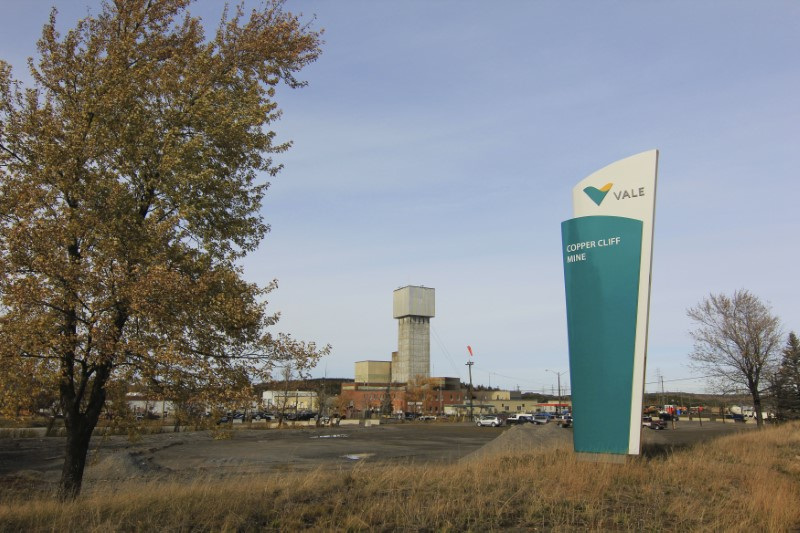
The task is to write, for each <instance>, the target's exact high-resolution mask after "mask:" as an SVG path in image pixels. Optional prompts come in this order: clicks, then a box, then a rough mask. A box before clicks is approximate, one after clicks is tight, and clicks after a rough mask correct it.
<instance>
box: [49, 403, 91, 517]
mask: <svg viewBox="0 0 800 533" xmlns="http://www.w3.org/2000/svg"><path fill="white" fill-rule="evenodd" d="M96 424H97V420H94V423H92V422H91V421H89V420H88V419H87V416H86V415H80V414H79V415H77V416H75V417H74V418H73V417H68V418H67V420H66V426H67V444H66V448H65V452H66V453H65V457H64V467H63V468H62V470H61V485H60V487H59V490H58V499H59V500H61V501H68V500H74V499H75V498H77V497H78V494H80V492H81V483H82V482H83V470H84V468H85V467H86V456H87V454H88V453H89V441H90V440H91V438H92V431H93V430H94V427H95V425H96Z"/></svg>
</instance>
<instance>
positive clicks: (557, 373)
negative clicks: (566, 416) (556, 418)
mask: <svg viewBox="0 0 800 533" xmlns="http://www.w3.org/2000/svg"><path fill="white" fill-rule="evenodd" d="M545 372H550V373H552V374H555V375H556V376H558V407H559V408H560V407H561V374H566V372H556V371H555V370H547V369H545Z"/></svg>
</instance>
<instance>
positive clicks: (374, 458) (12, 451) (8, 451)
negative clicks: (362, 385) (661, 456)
mask: <svg viewBox="0 0 800 533" xmlns="http://www.w3.org/2000/svg"><path fill="white" fill-rule="evenodd" d="M752 428H753V425H750V424H747V425H745V424H732V423H729V424H721V423H710V422H707V423H704V424H703V425H702V427H701V426H700V425H699V424H698V423H697V422H688V421H687V422H683V421H682V422H679V423H678V424H677V426H676V429H675V430H673V429H671V426H669V428H668V429H666V430H661V431H654V430H649V429H645V430H644V431H643V443H644V444H643V447H644V451H645V453H648V454H658V453H659V451H660V450H663V449H665V448H667V449H668V448H670V447H673V446H684V445H689V444H692V443H695V442H699V441H702V440H706V439H709V438H713V437H716V436H719V435H722V434H725V433H729V432H732V431H742V430H750V429H752ZM508 430H509V428H507V427H502V428H490V427H485V428H478V427H476V426H474V425H472V424H456V423H438V422H431V423H424V422H414V423H401V424H389V425H381V426H375V427H366V428H365V427H354V426H349V427H338V428H319V429H317V428H305V429H271V430H257V429H256V430H248V429H237V430H235V431H233V433H232V434H233V438H231V439H225V440H215V439H214V437H213V434H212V432H209V431H200V432H187V433H163V434H159V435H143V436H141V438H140V439H139V440H136V441H134V442H131V440H129V439H128V438H127V437H125V436H113V437H99V438H95V439H93V440H92V451H91V456H90V460H89V467H88V468H87V472H86V479H87V481H91V480H103V479H108V480H110V479H124V478H131V477H134V478H140V477H148V476H164V475H167V476H177V477H190V476H194V475H196V474H197V473H206V474H208V475H214V476H216V475H226V474H241V473H259V472H268V471H285V470H303V469H310V468H319V467H322V468H342V467H345V468H346V467H347V466H348V465H355V464H362V463H364V462H367V463H376V462H378V463H387V462H388V463H409V462H413V463H423V462H452V461H456V460H458V459H460V458H462V457H464V456H466V455H468V454H470V453H472V452H474V451H476V450H478V449H479V448H481V447H482V446H484V445H486V444H487V443H489V442H490V441H492V440H493V439H495V438H496V437H498V436H499V435H501V434H502V433H503V432H505V431H508ZM559 431H561V430H559ZM563 431H571V430H563ZM63 445H64V439H63V438H54V437H51V438H27V439H0V482H2V481H3V479H5V480H8V479H18V478H20V477H24V478H25V479H30V480H32V481H38V482H44V483H54V482H56V481H57V480H58V478H59V475H60V470H61V464H62V458H63V451H62V448H63Z"/></svg>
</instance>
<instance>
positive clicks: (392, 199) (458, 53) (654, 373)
mask: <svg viewBox="0 0 800 533" xmlns="http://www.w3.org/2000/svg"><path fill="white" fill-rule="evenodd" d="M51 3H52V2H47V1H39V0H36V1H30V2H24V1H22V0H19V1H17V0H0V7H2V11H3V13H4V16H3V17H2V20H0V57H2V58H3V59H5V60H7V61H9V62H11V63H12V64H13V65H14V66H15V74H16V75H17V76H18V77H20V78H23V79H25V72H24V65H25V63H24V59H25V58H26V57H27V56H30V55H34V54H35V46H34V45H35V40H36V38H37V37H38V35H39V31H40V28H41V25H42V24H43V23H44V22H45V21H46V18H47V14H48V12H49V6H50V5H51ZM56 5H57V6H58V8H59V11H60V15H59V20H60V21H61V24H62V26H61V27H63V28H66V27H68V26H71V25H72V23H73V22H74V20H76V18H78V17H79V16H81V15H83V14H84V13H85V7H84V6H86V5H92V6H96V5H97V2H91V3H90V4H87V3H86V2H83V1H75V2H66V1H62V2H56ZM287 7H288V9H289V10H291V11H294V12H302V13H303V16H304V18H306V19H308V20H310V18H311V16H312V15H316V19H315V21H314V22H313V23H312V24H313V26H314V27H316V28H324V30H325V35H324V40H325V44H324V47H323V50H324V52H323V55H322V57H321V58H320V59H319V60H318V61H317V62H316V63H315V64H314V65H312V66H311V67H309V68H308V69H307V70H305V71H304V72H303V73H302V77H303V78H304V79H306V80H308V82H309V86H308V87H306V88H304V89H301V90H288V89H286V90H280V91H279V93H278V103H279V104H280V106H281V108H282V109H283V111H284V116H283V118H282V120H281V121H280V122H278V123H276V124H275V130H276V131H277V133H278V136H279V138H280V139H283V140H289V139H291V140H292V141H293V142H294V146H293V148H292V149H291V150H290V151H289V152H288V153H286V154H282V155H280V156H279V157H278V158H276V159H277V161H279V162H281V163H283V164H284V165H285V169H284V171H283V172H281V174H280V175H279V176H278V177H277V178H275V179H273V180H272V187H271V188H270V192H269V194H268V196H267V199H266V201H265V203H264V216H265V219H266V220H267V222H269V223H270V224H271V226H272V232H271V233H270V234H269V235H268V236H267V238H266V239H265V240H264V241H263V243H262V245H261V247H260V248H259V250H258V251H257V252H256V253H254V254H252V255H251V256H250V257H249V258H248V259H247V260H246V262H245V264H244V266H245V269H246V275H247V277H248V278H249V279H251V280H254V281H259V282H264V283H266V282H268V281H269V280H271V279H273V278H277V279H278V280H279V289H278V290H277V291H276V292H274V293H273V294H272V295H271V298H270V304H271V308H272V309H273V310H276V311H280V312H281V315H282V318H281V321H280V323H279V327H278V329H280V330H282V331H286V332H290V333H292V334H293V335H295V336H296V337H298V338H302V339H306V340H314V341H317V342H318V343H322V344H324V343H330V344H332V345H333V351H332V353H331V355H330V356H329V357H328V358H327V360H325V361H323V362H322V363H321V364H320V366H319V368H318V369H317V373H316V374H317V375H319V376H322V375H327V376H328V377H352V374H353V363H354V362H355V361H359V360H364V359H386V358H388V357H389V355H390V353H391V352H392V351H393V350H395V349H396V346H397V326H396V323H395V321H394V320H393V319H392V291H393V290H394V289H396V288H397V287H401V286H404V285H409V284H419V285H425V286H427V287H434V288H435V289H436V315H437V316H436V317H435V318H434V319H432V321H431V324H432V343H431V359H432V364H433V372H434V374H436V375H449V376H460V377H461V378H462V379H464V380H466V377H467V373H466V366H465V364H464V363H465V362H466V361H467V359H468V354H467V351H466V346H467V345H471V346H472V347H473V349H474V352H475V366H474V368H473V370H474V372H473V376H474V381H475V382H476V383H482V384H484V385H489V384H491V385H493V386H501V387H506V388H517V387H519V388H520V389H522V390H535V391H543V390H544V391H547V392H550V391H551V390H552V389H553V388H554V387H555V384H556V375H555V374H554V373H553V372H547V371H546V370H547V369H549V370H553V371H557V372H565V371H567V370H568V366H569V363H568V355H567V334H566V318H565V309H564V285H563V268H562V264H561V250H560V247H561V236H560V223H561V222H562V221H563V220H566V219H568V218H571V216H572V211H571V209H572V208H571V189H572V187H573V186H574V184H576V183H577V182H578V181H580V180H581V179H583V178H584V177H586V176H587V175H589V174H591V173H592V172H594V171H595V170H597V169H599V168H601V167H603V166H605V165H607V164H609V163H611V162H613V161H616V160H617V159H621V158H624V157H627V156H629V155H633V154H635V153H638V152H641V151H644V150H649V149H652V148H657V149H659V150H660V160H659V163H660V164H659V178H658V179H659V181H658V197H657V201H656V204H657V206H656V221H655V240H654V257H653V285H652V294H651V311H650V314H651V320H650V340H649V354H648V363H647V377H646V382H647V383H648V384H647V386H646V389H647V390H648V391H654V390H656V389H659V388H660V384H659V379H658V377H659V376H663V378H664V380H665V388H666V389H668V390H670V389H671V390H684V391H693V392H694V391H698V392H699V391H704V390H706V382H705V380H703V379H697V376H702V372H700V371H697V370H694V369H691V368H690V367H689V366H688V364H689V359H688V354H689V353H690V352H691V348H692V342H691V339H690V338H689V335H688V331H689V330H690V328H691V327H692V324H691V323H690V321H689V320H688V318H687V317H686V309H687V308H688V307H690V306H693V305H695V304H697V303H698V302H699V301H700V300H701V299H702V298H703V297H705V296H707V295H708V294H709V293H711V292H713V293H720V292H721V293H726V294H731V293H733V292H734V291H735V290H737V289H742V288H744V289H748V290H750V291H751V292H753V293H754V294H756V295H757V296H759V297H760V298H762V299H763V300H764V301H766V302H768V303H769V304H771V306H772V309H773V312H774V313H775V314H776V315H777V316H779V317H780V318H781V320H782V321H783V323H784V326H785V329H786V331H787V333H788V331H789V330H795V331H800V306H798V304H797V303H798V302H799V301H800V289H798V283H797V279H798V274H797V266H796V265H797V263H798V258H799V257H800V252H798V239H797V229H798V222H797V208H796V206H797V198H798V195H799V194H800V185H798V180H797V178H798V176H797V173H798V172H797V169H798V168H800V164H798V163H800V161H799V159H800V98H798V96H797V95H798V94H800V62H798V60H797V50H800V32H798V31H797V28H798V27H800V4H797V3H794V2H766V3H752V2H737V1H725V2H723V1H717V2H687V1H677V2H669V3H667V2H655V1H636V2H634V1H615V2H603V3H596V2H588V1H574V2H543V1H530V2H523V1H508V2H496V3H489V2H471V1H467V2H460V1H459V2H456V1H444V0H442V1H436V2H430V1H410V2H388V1H387V2H372V1H366V0H364V1H340V2H330V1H319V2H317V1H302V2H301V1H289V2H287ZM93 9H95V10H96V7H94V8H93ZM193 10H194V11H195V12H196V13H198V14H200V15H202V16H203V18H204V20H206V21H208V23H209V25H210V26H211V27H213V25H214V24H215V22H216V20H217V18H218V15H219V12H220V6H219V4H218V3H217V2H212V1H210V0H208V1H203V2H199V3H197V4H196V6H195V8H194V9H193ZM562 382H563V383H564V384H566V383H568V378H567V376H564V379H563V380H562Z"/></svg>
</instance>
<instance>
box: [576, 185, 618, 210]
mask: <svg viewBox="0 0 800 533" xmlns="http://www.w3.org/2000/svg"><path fill="white" fill-rule="evenodd" d="M612 185H614V184H613V183H606V184H605V185H603V186H602V187H600V188H599V189H598V188H597V187H592V186H589V187H586V188H585V189H583V192H585V193H586V196H588V197H589V198H591V199H592V201H593V202H594V203H596V204H597V205H600V204H602V203H603V200H605V198H606V195H607V194H608V191H610V190H611V186H612Z"/></svg>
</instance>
